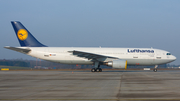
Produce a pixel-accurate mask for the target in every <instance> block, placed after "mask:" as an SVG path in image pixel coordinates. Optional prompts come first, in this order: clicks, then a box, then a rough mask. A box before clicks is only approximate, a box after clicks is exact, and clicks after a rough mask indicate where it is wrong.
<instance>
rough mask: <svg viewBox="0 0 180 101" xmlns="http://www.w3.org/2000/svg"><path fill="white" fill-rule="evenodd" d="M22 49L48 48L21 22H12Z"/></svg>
mask: <svg viewBox="0 0 180 101" xmlns="http://www.w3.org/2000/svg"><path fill="white" fill-rule="evenodd" d="M11 23H12V26H13V28H14V31H15V33H16V36H17V38H18V40H19V43H20V45H21V47H47V46H45V45H43V44H41V43H40V42H39V41H38V40H37V39H36V38H35V37H34V36H33V35H32V34H31V33H30V32H29V31H28V30H27V29H26V28H25V27H24V26H23V25H22V24H21V23H20V22H19V21H11Z"/></svg>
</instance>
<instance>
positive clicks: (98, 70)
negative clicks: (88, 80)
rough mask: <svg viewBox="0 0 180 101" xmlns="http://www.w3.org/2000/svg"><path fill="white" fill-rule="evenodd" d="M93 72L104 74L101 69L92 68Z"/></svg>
mask: <svg viewBox="0 0 180 101" xmlns="http://www.w3.org/2000/svg"><path fill="white" fill-rule="evenodd" d="M91 72H102V69H101V68H92V69H91Z"/></svg>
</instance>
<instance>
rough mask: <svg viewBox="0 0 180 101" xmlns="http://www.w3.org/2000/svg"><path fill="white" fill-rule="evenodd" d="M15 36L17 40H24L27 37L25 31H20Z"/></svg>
mask: <svg viewBox="0 0 180 101" xmlns="http://www.w3.org/2000/svg"><path fill="white" fill-rule="evenodd" d="M17 36H18V38H19V40H22V41H23V40H26V38H27V37H28V32H27V31H26V30H25V29H20V30H19V31H18V32H17Z"/></svg>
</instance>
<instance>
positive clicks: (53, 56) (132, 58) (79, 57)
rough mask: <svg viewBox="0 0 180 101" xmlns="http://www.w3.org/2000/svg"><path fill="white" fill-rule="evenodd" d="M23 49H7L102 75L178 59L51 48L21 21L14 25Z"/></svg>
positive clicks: (148, 52)
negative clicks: (84, 67) (104, 70)
mask: <svg viewBox="0 0 180 101" xmlns="http://www.w3.org/2000/svg"><path fill="white" fill-rule="evenodd" d="M11 24H12V26H13V28H14V31H15V34H16V36H17V38H18V40H19V43H20V45H21V47H11V46H5V47H4V48H6V49H10V50H14V51H17V52H20V53H23V54H26V55H29V56H32V57H35V58H39V59H43V60H47V61H52V62H57V63H62V64H76V65H77V64H79V65H94V67H93V68H92V69H91V72H102V69H101V68H100V65H106V66H110V67H112V68H123V69H126V68H127V66H131V65H134V66H155V67H154V69H153V71H154V72H157V67H158V65H160V64H166V63H170V62H172V61H175V60H176V57H175V56H174V55H172V54H171V53H170V52H168V51H165V50H160V49H153V48H104V47H103V48H102V47H48V46H46V45H44V44H42V43H40V42H39V41H38V40H37V39H36V38H35V37H34V36H33V35H32V34H31V33H30V32H29V31H28V30H27V29H26V28H25V27H24V26H23V24H21V22H19V21H11Z"/></svg>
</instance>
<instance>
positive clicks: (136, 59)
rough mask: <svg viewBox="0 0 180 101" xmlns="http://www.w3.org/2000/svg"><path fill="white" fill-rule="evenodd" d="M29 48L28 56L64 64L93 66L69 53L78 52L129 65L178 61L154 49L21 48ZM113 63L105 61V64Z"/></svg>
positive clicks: (84, 59) (166, 53)
mask: <svg viewBox="0 0 180 101" xmlns="http://www.w3.org/2000/svg"><path fill="white" fill-rule="evenodd" d="M21 48H29V49H31V51H30V52H29V53H28V54H27V55H30V56H32V57H36V58H40V59H43V60H48V61H53V62H58V63H63V64H84V65H86V64H89V65H90V64H93V61H91V60H88V59H87V58H83V57H78V56H75V55H73V54H72V53H70V52H69V51H73V50H78V51H83V52H88V53H93V54H99V55H103V56H111V57H116V58H119V59H122V60H127V65H159V64H165V63H169V62H172V61H174V60H175V59H176V57H175V56H173V55H171V54H170V53H169V52H167V51H164V50H159V49H152V48H83V47H21ZM108 61H112V60H111V59H109V58H108V59H105V60H103V62H108Z"/></svg>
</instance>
